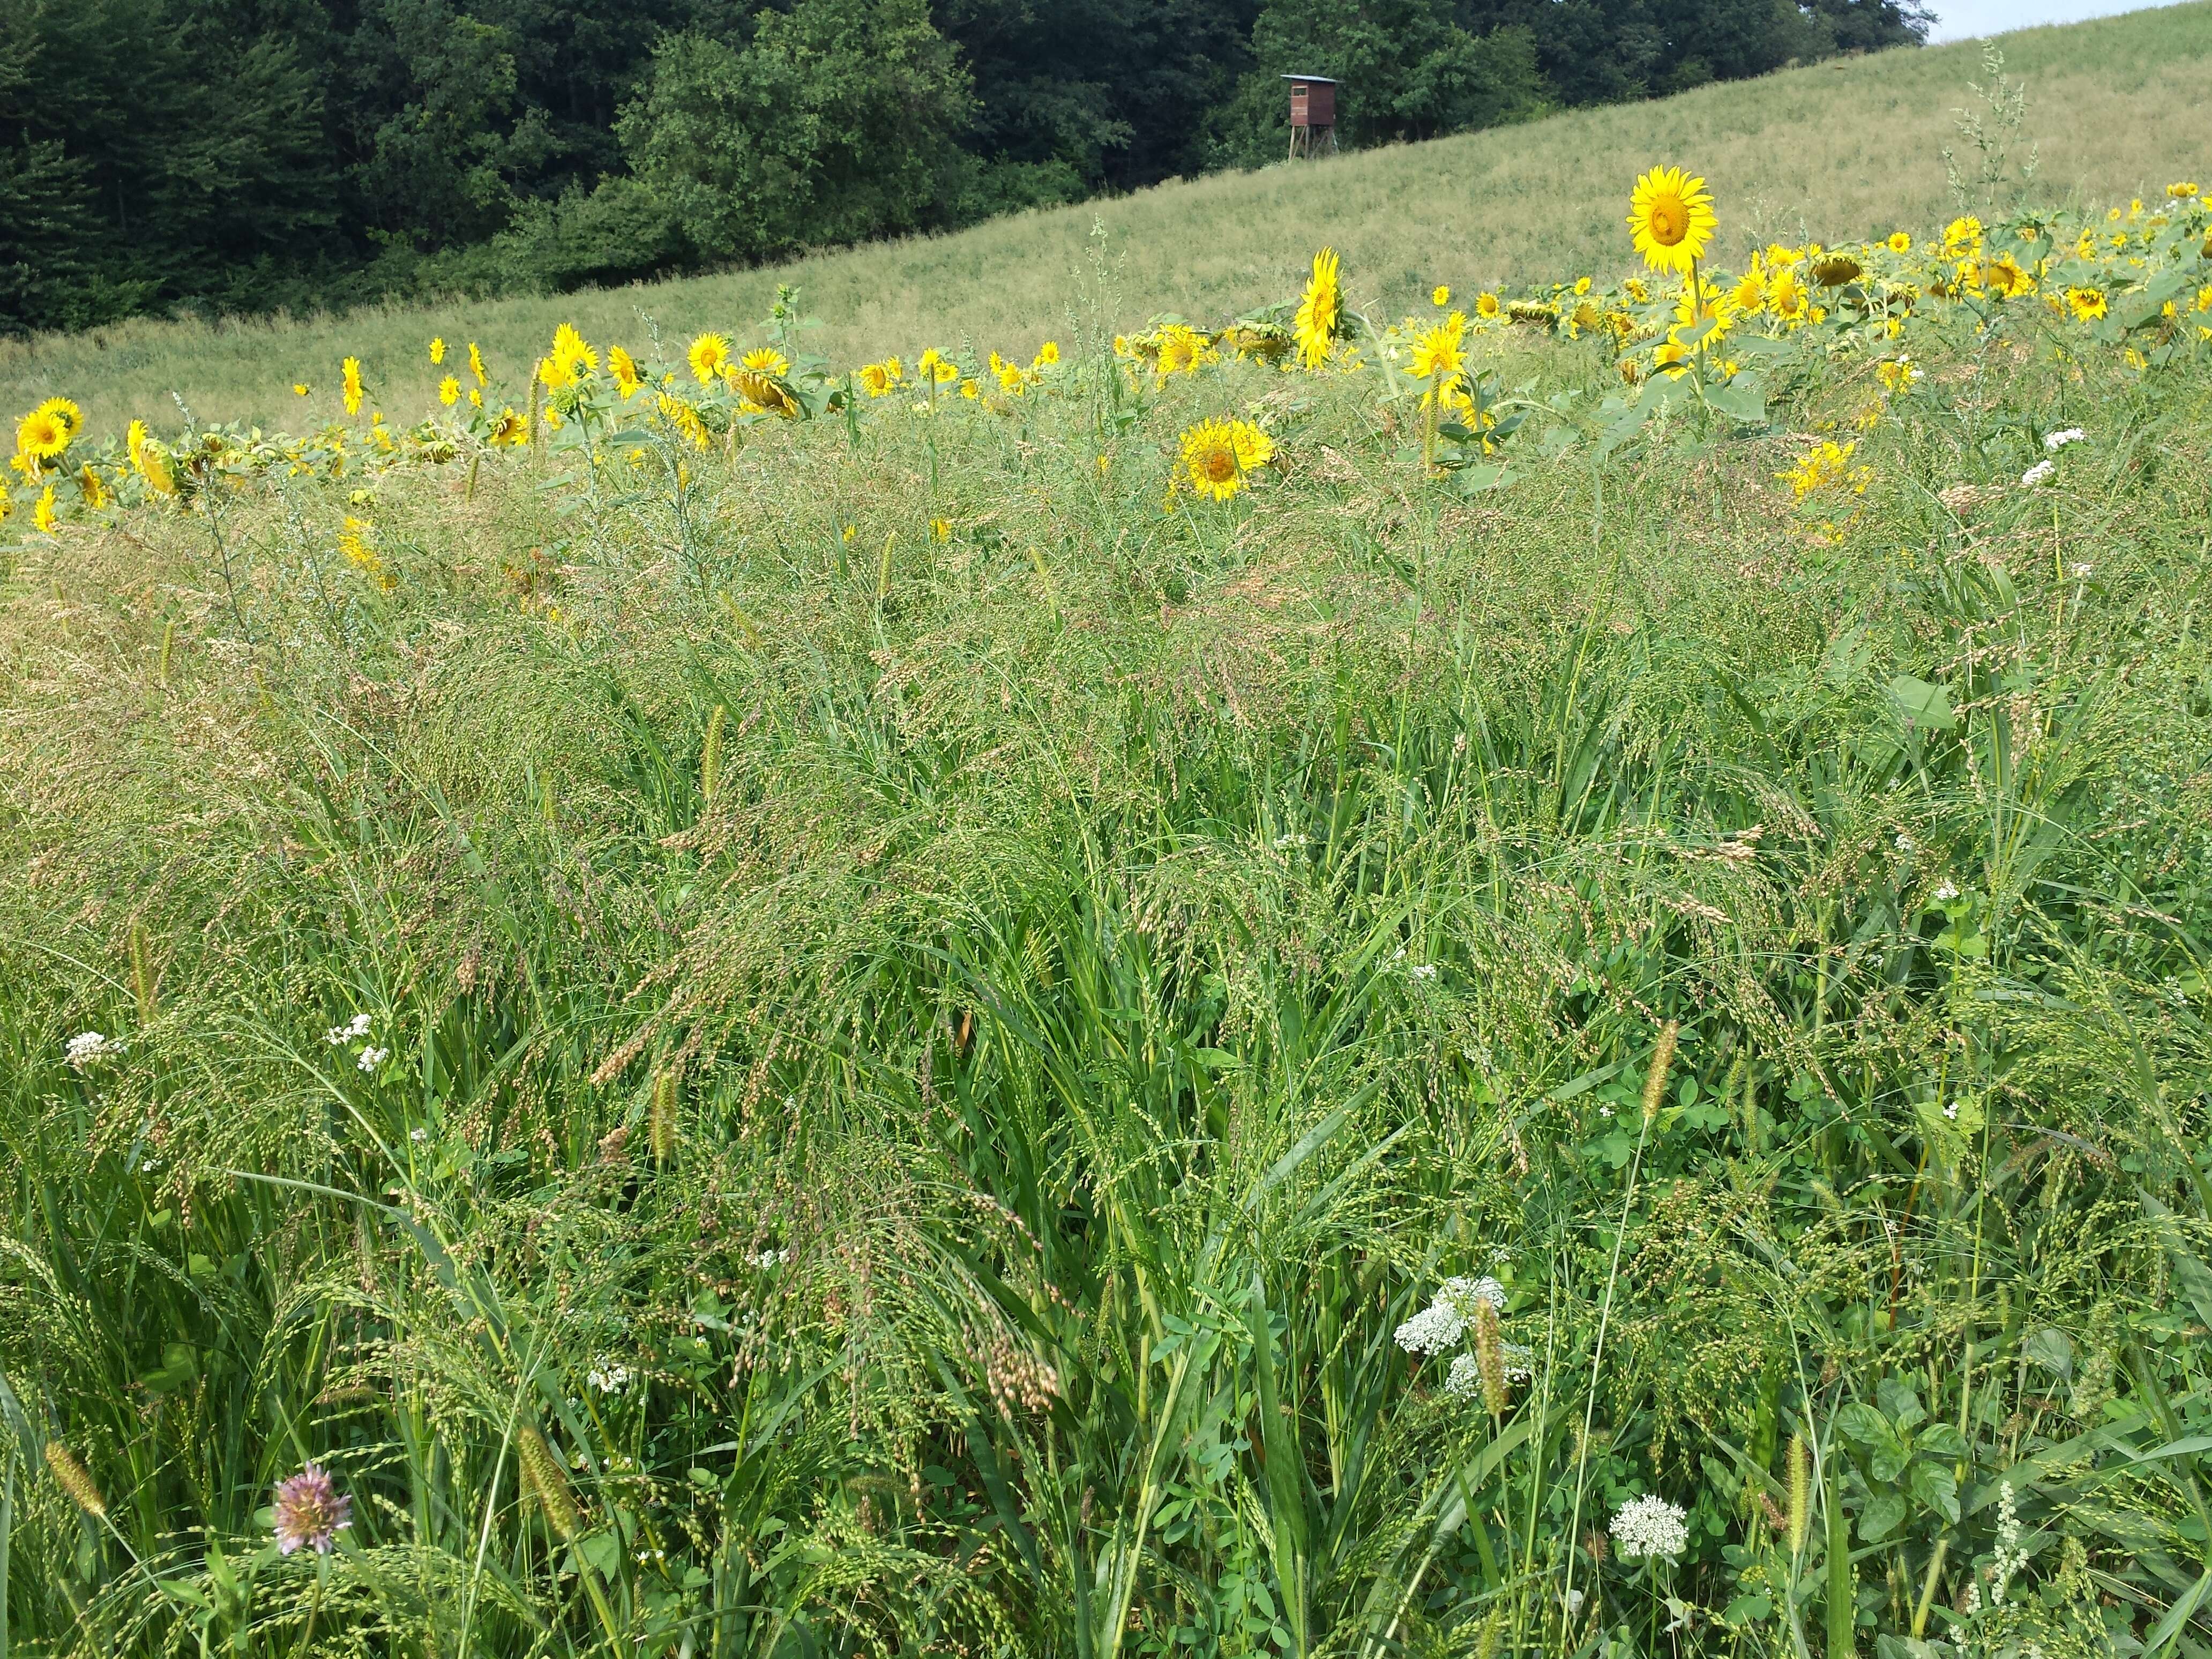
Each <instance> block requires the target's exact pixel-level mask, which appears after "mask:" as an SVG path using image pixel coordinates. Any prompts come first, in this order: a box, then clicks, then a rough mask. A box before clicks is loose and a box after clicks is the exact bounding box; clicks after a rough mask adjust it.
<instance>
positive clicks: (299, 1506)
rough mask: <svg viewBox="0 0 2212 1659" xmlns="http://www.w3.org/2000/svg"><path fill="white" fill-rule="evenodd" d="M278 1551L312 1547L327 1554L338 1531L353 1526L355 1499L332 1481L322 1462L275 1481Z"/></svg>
mask: <svg viewBox="0 0 2212 1659" xmlns="http://www.w3.org/2000/svg"><path fill="white" fill-rule="evenodd" d="M275 1507H276V1551H277V1553H278V1554H280V1555H289V1554H291V1553H292V1552H293V1551H295V1550H297V1549H307V1548H311V1549H313V1551H314V1552H315V1553H316V1554H318V1555H328V1554H329V1553H331V1547H332V1546H333V1545H335V1544H336V1543H337V1540H338V1534H340V1533H342V1532H343V1531H344V1530H345V1529H346V1528H349V1527H350V1526H351V1525H353V1499H351V1498H348V1497H347V1496H346V1495H345V1494H344V1493H343V1492H340V1491H339V1490H338V1489H337V1487H336V1486H333V1485H332V1484H331V1477H330V1476H329V1474H326V1473H325V1471H324V1470H323V1468H322V1467H321V1466H320V1465H319V1464H315V1463H310V1464H308V1465H307V1468H304V1469H301V1471H300V1472H299V1474H295V1475H291V1476H289V1477H288V1478H287V1479H285V1480H279V1481H278V1482H277V1483H276V1505H275Z"/></svg>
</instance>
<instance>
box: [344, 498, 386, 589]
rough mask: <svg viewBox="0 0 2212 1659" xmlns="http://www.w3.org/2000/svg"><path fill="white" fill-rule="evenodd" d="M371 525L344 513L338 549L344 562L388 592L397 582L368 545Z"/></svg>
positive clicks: (364, 520) (366, 521)
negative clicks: (343, 557)
mask: <svg viewBox="0 0 2212 1659" xmlns="http://www.w3.org/2000/svg"><path fill="white" fill-rule="evenodd" d="M370 531H371V526H370V524H369V522H368V520H366V519H356V518H355V517H354V516H353V515H352V514H351V513H348V514H347V515H346V521H345V527H344V528H343V530H341V531H339V532H338V551H339V552H341V553H343V554H344V555H345V556H346V562H347V563H349V564H350V565H352V566H354V567H355V568H356V569H358V570H360V571H361V572H362V573H363V574H365V575H367V576H368V578H369V579H370V580H372V581H374V583H375V584H376V585H377V586H379V587H380V588H382V589H383V590H384V591H385V592H387V593H389V592H391V591H392V588H393V587H395V586H398V584H397V583H396V582H394V581H393V580H392V573H391V572H390V571H388V570H386V568H384V561H383V559H382V558H380V557H379V556H378V555H377V551H376V550H375V549H374V547H372V546H370V545H369V541H368V538H369V534H370Z"/></svg>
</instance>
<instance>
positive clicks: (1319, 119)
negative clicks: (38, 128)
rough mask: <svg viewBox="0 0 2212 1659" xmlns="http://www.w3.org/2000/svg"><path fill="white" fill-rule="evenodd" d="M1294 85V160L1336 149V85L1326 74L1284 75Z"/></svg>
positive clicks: (1292, 107)
mask: <svg viewBox="0 0 2212 1659" xmlns="http://www.w3.org/2000/svg"><path fill="white" fill-rule="evenodd" d="M1283 79H1285V81H1288V82H1290V83H1291V160H1292V161H1296V160H1297V158H1298V157H1299V156H1301V155H1328V153H1329V152H1330V151H1332V150H1334V149H1335V148H1336V82H1334V81H1332V80H1331V79H1330V78H1329V77H1328V76H1326V75H1285V76H1284V77H1283Z"/></svg>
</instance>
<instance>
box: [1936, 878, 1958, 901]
mask: <svg viewBox="0 0 2212 1659" xmlns="http://www.w3.org/2000/svg"><path fill="white" fill-rule="evenodd" d="M1958 896H1959V889H1958V886H1957V884H1955V883H1953V882H1950V881H1942V882H1938V883H1937V884H1936V903H1938V904H1948V903H1949V902H1951V901H1952V900H1953V899H1954V898H1956V897H1958Z"/></svg>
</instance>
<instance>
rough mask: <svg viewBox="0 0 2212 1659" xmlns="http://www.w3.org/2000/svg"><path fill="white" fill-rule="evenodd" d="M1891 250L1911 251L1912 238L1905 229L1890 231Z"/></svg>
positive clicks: (1895, 251) (1899, 251) (1896, 251)
mask: <svg viewBox="0 0 2212 1659" xmlns="http://www.w3.org/2000/svg"><path fill="white" fill-rule="evenodd" d="M1889 251H1890V252H1892V253H1910V252H1912V238H1911V236H1909V235H1908V234H1905V232H1904V231H1901V230H1893V231H1892V232H1890V233H1889Z"/></svg>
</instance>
